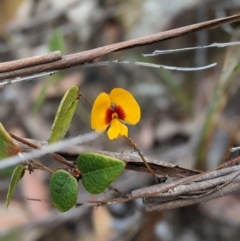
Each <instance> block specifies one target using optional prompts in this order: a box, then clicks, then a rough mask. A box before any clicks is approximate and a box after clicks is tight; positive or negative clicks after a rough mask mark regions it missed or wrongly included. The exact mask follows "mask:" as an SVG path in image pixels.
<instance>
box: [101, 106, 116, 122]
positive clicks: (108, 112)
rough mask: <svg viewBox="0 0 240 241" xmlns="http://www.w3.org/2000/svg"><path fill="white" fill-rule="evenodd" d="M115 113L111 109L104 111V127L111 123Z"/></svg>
mask: <svg viewBox="0 0 240 241" xmlns="http://www.w3.org/2000/svg"><path fill="white" fill-rule="evenodd" d="M114 112H115V110H114V109H113V108H111V107H109V108H108V109H107V110H106V113H105V120H104V121H105V124H106V125H109V124H110V123H111V121H112V114H113V113H114Z"/></svg>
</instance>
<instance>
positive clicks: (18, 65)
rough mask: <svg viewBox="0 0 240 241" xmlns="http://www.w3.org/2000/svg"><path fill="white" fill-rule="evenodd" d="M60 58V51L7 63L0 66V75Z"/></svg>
mask: <svg viewBox="0 0 240 241" xmlns="http://www.w3.org/2000/svg"><path fill="white" fill-rule="evenodd" d="M61 58H62V56H61V52H60V51H54V52H51V53H48V54H44V55H39V56H33V57H28V58H24V59H19V60H13V61H8V62H4V63H1V64H0V73H3V72H9V71H12V70H17V69H24V68H27V67H31V66H35V65H39V64H45V63H51V62H54V61H57V60H60V59H61Z"/></svg>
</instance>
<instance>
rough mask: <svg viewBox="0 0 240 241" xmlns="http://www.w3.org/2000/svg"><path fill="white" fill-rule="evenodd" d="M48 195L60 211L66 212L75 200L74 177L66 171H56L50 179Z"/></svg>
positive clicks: (75, 185) (76, 185)
mask: <svg viewBox="0 0 240 241" xmlns="http://www.w3.org/2000/svg"><path fill="white" fill-rule="evenodd" d="M50 195H51V199H52V202H53V204H54V206H55V207H56V208H57V209H58V210H59V211H60V212H66V211H68V210H69V209H70V208H72V207H73V206H74V205H75V204H76V201H77V195H78V184H77V180H76V178H74V177H73V176H71V175H70V174H69V173H68V172H67V171H64V170H58V171H56V172H55V173H54V174H53V175H52V177H51V180H50Z"/></svg>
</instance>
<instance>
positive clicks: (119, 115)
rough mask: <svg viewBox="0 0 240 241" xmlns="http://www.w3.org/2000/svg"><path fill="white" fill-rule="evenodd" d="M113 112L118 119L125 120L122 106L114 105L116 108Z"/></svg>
mask: <svg viewBox="0 0 240 241" xmlns="http://www.w3.org/2000/svg"><path fill="white" fill-rule="evenodd" d="M115 111H116V112H117V114H118V118H119V119H121V120H125V118H126V113H125V111H124V109H123V108H122V106H120V105H116V106H115Z"/></svg>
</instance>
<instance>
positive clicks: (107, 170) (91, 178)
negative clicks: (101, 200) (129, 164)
mask: <svg viewBox="0 0 240 241" xmlns="http://www.w3.org/2000/svg"><path fill="white" fill-rule="evenodd" d="M77 167H78V169H79V170H80V171H81V174H82V183H83V186H84V187H85V189H86V190H87V191H88V192H90V193H92V194H99V193H101V192H103V191H104V190H105V189H106V188H107V187H109V186H110V184H111V183H112V182H113V181H114V180H115V179H116V178H117V177H118V176H119V175H120V174H121V173H122V171H123V170H124V167H125V162H123V161H121V160H119V159H116V158H113V157H109V156H105V155H101V154H96V153H83V154H81V155H80V156H78V158H77Z"/></svg>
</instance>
